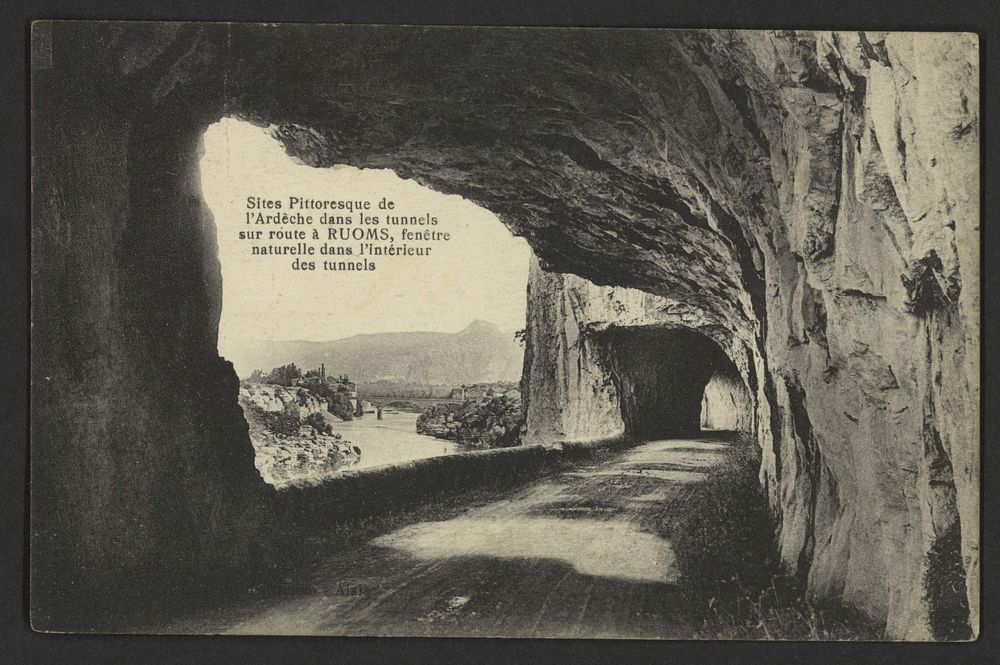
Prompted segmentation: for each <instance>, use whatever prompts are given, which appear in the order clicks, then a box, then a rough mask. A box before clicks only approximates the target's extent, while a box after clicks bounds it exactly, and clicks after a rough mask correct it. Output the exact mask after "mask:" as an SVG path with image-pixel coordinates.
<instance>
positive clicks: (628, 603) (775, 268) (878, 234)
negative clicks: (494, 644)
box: [27, 20, 982, 662]
mask: <svg viewBox="0 0 1000 665" xmlns="http://www.w3.org/2000/svg"><path fill="white" fill-rule="evenodd" d="M861 27H862V28H863V27H864V26H863V25H862V26H861ZM28 89H29V91H30V203H31V213H30V243H31V254H30V271H31V275H30V289H31V294H30V306H31V315H30V316H31V331H30V334H31V338H30V345H31V347H30V349H31V368H30V398H31V407H30V460H29V461H30V474H29V478H28V479H29V500H30V517H29V524H28V543H27V547H28V557H29V564H28V565H29V573H30V583H29V589H28V601H27V602H28V605H29V610H30V611H29V614H30V623H31V627H32V628H33V629H34V630H35V631H38V632H41V633H73V634H78V633H98V634H129V635H135V634H142V635H220V634H226V635H253V636H261V635H267V636H339V637H347V636H353V637H397V638H399V637H406V638H410V637H434V638H441V637H446V638H576V639H589V640H604V639H607V640H742V641H758V640H784V641H807V640H808V641H865V642H900V641H901V642H967V641H972V640H975V639H977V638H978V636H979V633H980V608H981V595H982V594H981V589H980V452H981V432H980V430H981V425H980V423H981V420H980V312H981V304H980V291H981V279H980V196H981V192H980V132H981V129H982V128H981V125H980V38H979V36H978V35H976V34H975V33H970V32H959V31H955V32H910V31H876V30H864V29H861V30H852V31H849V30H833V31H829V30H827V31H823V30H812V29H810V30H796V29H781V30H767V29H711V28H710V27H706V28H684V29H640V28H568V27H550V28H543V27H531V28H529V27H472V26H466V27H459V26H421V25H374V24H333V23H328V24H323V23H311V24H304V23H255V22H172V21H107V20H38V21H35V22H33V23H32V24H31V26H30V86H29V88H28ZM442 662H444V661H442Z"/></svg>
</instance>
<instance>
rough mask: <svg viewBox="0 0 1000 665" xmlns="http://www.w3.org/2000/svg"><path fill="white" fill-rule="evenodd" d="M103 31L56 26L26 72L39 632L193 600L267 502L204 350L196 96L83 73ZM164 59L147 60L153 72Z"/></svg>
mask: <svg viewBox="0 0 1000 665" xmlns="http://www.w3.org/2000/svg"><path fill="white" fill-rule="evenodd" d="M52 27H53V26H50V25H48V24H35V27H34V30H35V31H36V32H37V31H48V30H50V29H51V28H52ZM146 32H147V33H148V35H147V36H149V37H152V36H153V34H152V33H153V31H151V30H148V29H147V30H146ZM107 34H108V31H107V29H106V28H105V29H100V28H98V29H95V30H86V31H82V32H80V31H76V30H63V31H60V30H59V29H58V28H56V29H55V31H54V34H52V35H51V38H52V39H51V42H50V43H51V46H52V50H51V53H48V54H45V53H42V54H38V53H36V54H35V57H34V60H33V70H32V86H33V95H34V98H35V100H36V103H35V105H34V106H33V110H32V134H31V139H32V155H33V163H32V229H31V231H32V240H31V242H32V256H31V260H32V264H31V265H32V335H31V349H32V368H31V369H32V383H31V397H32V409H31V592H32V596H31V598H32V617H31V619H32V624H33V625H34V626H35V628H37V629H43V630H44V629H55V630H74V629H76V630H91V629H92V628H93V625H94V623H95V622H97V621H100V620H101V619H102V618H103V617H104V614H103V613H104V612H113V611H116V608H118V605H119V603H118V602H117V601H116V600H114V599H117V600H121V599H127V600H128V603H129V605H130V606H131V605H134V604H136V603H140V604H141V603H142V602H143V599H145V602H146V603H148V604H150V605H152V606H154V607H155V606H156V605H157V604H158V603H162V602H164V599H165V596H164V595H163V594H165V593H167V592H168V591H173V592H179V593H182V594H188V595H189V596H188V597H190V598H198V597H200V596H201V595H203V594H206V593H212V592H214V591H215V590H218V589H223V588H226V586H227V584H228V583H229V581H230V577H229V573H231V572H232V571H234V570H236V571H240V569H242V571H241V572H244V573H245V572H246V571H248V570H250V569H252V568H254V567H255V566H257V565H259V564H262V563H263V562H265V561H267V558H268V546H267V539H266V538H263V537H262V536H261V532H260V530H264V531H265V532H266V531H267V530H268V520H267V517H266V512H265V511H263V510H262V509H263V508H264V506H266V505H267V502H268V496H269V492H268V490H267V488H266V487H265V485H264V483H263V481H262V480H261V479H260V476H259V475H258V473H257V471H256V469H255V468H254V459H253V449H252V448H251V447H250V446H249V439H248V434H247V424H246V422H245V421H244V420H243V416H242V412H241V409H240V407H239V404H238V403H237V393H238V390H239V384H238V381H237V378H236V374H235V373H234V372H233V370H232V367H231V366H230V365H229V363H227V362H225V361H224V360H222V359H221V358H219V355H218V352H217V350H216V346H215V338H216V334H217V325H218V317H219V311H220V306H221V301H220V298H221V286H220V281H219V280H220V276H219V266H218V258H217V255H216V253H215V230H214V227H213V222H212V217H211V214H210V213H209V211H208V210H207V209H206V208H205V206H204V204H203V202H202V201H201V196H200V187H199V181H198V172H197V162H198V158H199V150H200V147H199V146H200V140H201V134H202V133H203V131H204V127H205V123H204V120H205V118H204V117H203V116H201V115H200V114H197V113H195V112H194V109H195V108H197V107H200V108H202V110H204V108H205V107H206V106H208V107H210V106H211V100H212V96H211V95H206V93H205V90H204V89H202V88H200V89H197V90H189V91H188V92H189V93H190V94H193V95H195V96H197V97H199V99H200V102H199V105H198V106H197V107H195V106H186V105H185V104H184V103H183V101H182V100H177V99H171V98H169V96H167V95H166V92H167V88H160V89H158V90H157V91H156V92H155V93H153V92H150V91H149V90H148V89H147V87H146V82H143V83H141V84H140V83H137V82H135V81H131V80H118V78H119V77H120V76H122V75H121V74H119V73H118V72H115V73H114V74H113V75H112V74H110V73H109V72H108V71H107V69H105V63H102V61H101V59H102V58H103V57H104V54H102V49H104V48H105V47H109V46H110V44H109V42H108V41H107V40H106V39H105V37H106V36H107ZM138 43H140V44H142V48H148V49H149V54H150V55H152V54H155V53H156V52H157V48H158V44H157V42H156V41H155V40H153V41H148V40H146V39H140V40H139V42H138ZM159 46H162V43H160V44H159ZM126 64H128V65H129V66H138V65H139V61H138V60H128V61H126ZM170 64H171V63H170V59H169V58H167V59H166V60H161V61H160V62H159V64H158V65H157V67H158V68H160V70H159V71H160V73H161V75H163V76H164V77H166V78H170V71H171V70H170V66H169V65H170ZM123 66H124V65H123ZM178 84H179V82H178ZM156 95H164V97H163V99H161V101H162V104H161V105H156V108H155V110H154V109H153V108H151V106H153V105H152V102H151V100H152V99H153V98H154V97H155V96H156ZM175 104H176V106H175ZM165 127H166V128H169V131H165V129H164V128H165ZM206 577H209V578H211V580H212V582H211V584H208V585H206V584H205V582H206ZM109 596H110V597H111V598H112V600H111V601H110V604H106V603H105V602H103V601H104V599H105V598H107V597H109Z"/></svg>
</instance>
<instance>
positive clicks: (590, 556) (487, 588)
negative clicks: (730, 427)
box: [171, 439, 728, 638]
mask: <svg viewBox="0 0 1000 665" xmlns="http://www.w3.org/2000/svg"><path fill="white" fill-rule="evenodd" d="M727 445H728V444H727V443H726V442H724V441H719V440H718V439H716V440H709V439H691V440H664V441H653V442H649V443H645V444H643V445H640V446H637V447H634V448H630V449H628V450H626V451H624V452H622V453H620V454H616V455H614V456H611V457H609V458H607V459H605V460H602V461H600V462H597V463H594V464H592V465H590V466H581V467H579V468H576V469H574V470H572V471H567V472H563V473H561V474H559V475H555V476H550V477H548V478H545V479H542V480H539V481H538V482H536V483H535V484H533V485H531V486H530V487H527V488H522V489H520V490H517V491H512V492H510V494H509V496H506V497H504V498H502V499H498V500H493V501H491V502H490V503H487V504H485V505H481V506H478V507H475V508H470V509H468V510H466V511H465V512H464V513H461V514H459V515H457V516H455V517H454V518H452V519H446V520H443V521H424V522H417V523H414V524H411V525H408V526H405V527H403V528H401V529H398V530H396V531H393V532H390V533H387V534H384V535H381V536H378V537H375V538H372V539H370V540H368V541H367V542H365V543H363V544H362V545H361V546H358V547H354V548H352V549H349V550H347V551H341V552H337V553H336V554H334V555H332V556H330V558H329V559H327V560H326V561H325V562H323V563H322V564H321V565H320V566H319V567H318V568H317V569H316V570H315V571H314V572H313V575H314V578H313V579H312V581H311V583H310V585H308V586H309V588H310V589H311V590H310V591H308V592H306V593H303V594H301V595H299V596H295V597H291V598H289V597H285V598H281V599H271V600H268V601H261V602H260V603H258V605H256V606H254V607H253V608H251V609H249V610H244V611H243V612H238V613H233V614H229V615H226V616H224V617H218V616H216V617H215V618H214V619H212V620H211V621H209V622H208V623H205V620H204V619H203V620H200V621H198V622H197V623H196V625H191V624H188V625H175V626H174V627H173V628H174V630H177V631H186V630H194V631H195V632H227V633H233V634H258V635H259V634H279V635H396V636H469V637H472V636H479V637H575V638H599V637H610V638H671V637H673V638H683V637H690V636H691V634H692V627H691V626H690V625H689V624H688V623H687V619H686V617H685V611H684V609H685V608H684V603H683V601H682V599H681V597H680V594H679V591H678V589H677V587H676V585H675V582H676V581H677V576H678V571H677V568H676V564H675V561H674V552H673V550H672V548H671V544H670V542H669V540H667V539H666V538H664V537H661V536H660V535H657V534H658V533H660V534H662V533H664V530H663V528H662V527H659V528H658V526H659V525H662V523H663V520H662V516H663V515H664V514H665V513H667V512H669V511H670V510H671V506H672V504H673V503H674V502H675V501H676V500H677V499H678V498H679V497H681V496H682V495H683V493H684V492H685V491H687V490H688V489H689V488H690V487H692V485H693V484H694V483H697V482H698V481H699V480H701V478H702V477H703V475H704V472H705V471H706V470H707V469H708V468H710V467H711V466H712V465H713V464H716V463H717V462H718V461H719V460H720V459H721V455H722V451H723V450H724V449H725V447H726V446H727ZM171 632H173V631H171Z"/></svg>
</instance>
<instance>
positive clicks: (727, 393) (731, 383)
mask: <svg viewBox="0 0 1000 665" xmlns="http://www.w3.org/2000/svg"><path fill="white" fill-rule="evenodd" d="M606 345H607V346H606V348H607V350H608V357H609V360H610V364H611V376H612V379H613V381H614V382H615V384H616V385H615V387H616V389H617V391H618V394H619V398H620V408H621V416H622V420H623V422H624V426H625V435H626V436H627V437H628V438H630V439H632V440H637V441H646V440H653V439H669V438H679V437H688V436H696V435H698V434H700V433H701V432H702V431H704V430H731V431H736V430H748V429H750V427H751V417H752V416H751V413H752V407H751V404H750V397H749V392H748V391H747V389H746V385H745V383H744V382H743V379H742V378H741V376H740V373H739V371H738V370H737V368H736V366H735V365H734V364H733V362H732V360H730V358H729V357H728V356H727V355H726V353H725V352H724V351H723V350H722V349H721V348H720V347H719V345H718V344H717V343H716V342H714V341H713V340H712V339H710V338H709V337H707V336H705V335H703V334H701V333H699V332H696V331H694V330H690V329H686V328H652V327H650V328H645V327H643V328H616V329H613V330H611V331H609V332H608V333H607V336H606Z"/></svg>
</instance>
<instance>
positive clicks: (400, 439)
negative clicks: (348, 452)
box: [334, 412, 461, 469]
mask: <svg viewBox="0 0 1000 665" xmlns="http://www.w3.org/2000/svg"><path fill="white" fill-rule="evenodd" d="M417 415H418V414H416V413H402V412H401V413H383V414H382V420H378V419H377V418H376V417H375V414H374V413H369V414H366V415H365V417H364V418H356V419H354V420H350V421H346V422H342V423H337V424H336V425H334V431H335V432H337V433H338V434H341V435H342V436H343V437H344V440H346V441H350V442H351V443H352V444H353V445H355V446H357V447H358V448H360V449H361V461H360V462H358V463H357V464H354V465H351V466H349V467H345V468H346V469H366V468H369V467H373V466H382V465H383V464H399V463H400V462H409V461H410V460H415V459H424V458H425V457H437V456H439V455H450V454H452V453H455V452H459V450H461V449H460V447H459V446H458V444H456V443H454V442H452V441H445V440H443V439H435V438H434V437H432V436H425V435H423V434H417Z"/></svg>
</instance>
